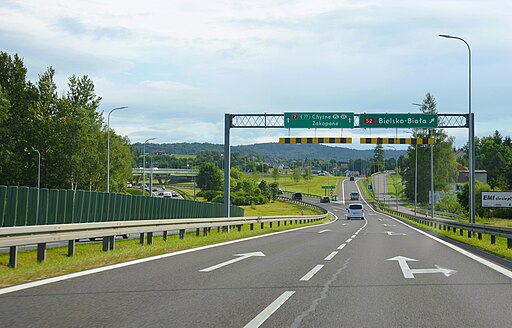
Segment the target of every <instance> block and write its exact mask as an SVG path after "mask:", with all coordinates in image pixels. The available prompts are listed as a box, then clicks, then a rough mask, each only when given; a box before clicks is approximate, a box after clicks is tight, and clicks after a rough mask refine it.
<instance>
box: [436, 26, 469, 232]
mask: <svg viewBox="0 0 512 328" xmlns="http://www.w3.org/2000/svg"><path fill="white" fill-rule="evenodd" d="M439 36H440V37H442V38H447V39H456V40H460V41H462V42H464V43H465V44H466V46H467V47H468V84H469V87H468V107H469V109H468V112H469V223H475V125H474V124H475V122H474V117H473V114H472V113H471V48H470V47H469V44H468V43H467V42H466V40H464V39H463V38H460V37H458V36H452V35H447V34H439Z"/></svg>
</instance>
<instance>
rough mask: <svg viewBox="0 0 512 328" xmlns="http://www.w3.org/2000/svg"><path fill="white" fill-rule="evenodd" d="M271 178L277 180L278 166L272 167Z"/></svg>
mask: <svg viewBox="0 0 512 328" xmlns="http://www.w3.org/2000/svg"><path fill="white" fill-rule="evenodd" d="M272 179H274V181H275V182H277V181H279V168H278V167H274V169H273V170H272Z"/></svg>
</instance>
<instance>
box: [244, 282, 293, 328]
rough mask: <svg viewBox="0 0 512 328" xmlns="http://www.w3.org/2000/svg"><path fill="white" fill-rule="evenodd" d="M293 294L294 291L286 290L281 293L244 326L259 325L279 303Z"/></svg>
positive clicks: (255, 327) (253, 327) (245, 327)
mask: <svg viewBox="0 0 512 328" xmlns="http://www.w3.org/2000/svg"><path fill="white" fill-rule="evenodd" d="M293 294H295V292H294V291H286V292H284V293H282V294H281V296H279V297H278V298H277V299H276V300H275V301H274V302H272V303H271V304H270V305H269V306H267V307H266V308H265V310H263V311H261V312H260V314H258V315H257V316H256V317H254V319H252V320H251V321H250V322H249V323H248V324H246V325H245V326H244V328H257V327H259V326H261V325H262V324H263V323H264V322H265V321H266V320H267V319H268V318H269V317H270V316H271V315H272V314H273V313H274V312H276V311H277V310H278V309H279V308H280V307H281V305H283V304H284V302H286V301H287V300H288V299H289V298H290V297H291V296H292V295H293Z"/></svg>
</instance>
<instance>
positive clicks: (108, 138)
mask: <svg viewBox="0 0 512 328" xmlns="http://www.w3.org/2000/svg"><path fill="white" fill-rule="evenodd" d="M125 108H128V106H122V107H116V108H114V109H112V110H111V111H110V112H109V113H108V117H107V131H108V132H107V133H108V137H107V192H110V114H112V112H115V111H116V110H120V109H125Z"/></svg>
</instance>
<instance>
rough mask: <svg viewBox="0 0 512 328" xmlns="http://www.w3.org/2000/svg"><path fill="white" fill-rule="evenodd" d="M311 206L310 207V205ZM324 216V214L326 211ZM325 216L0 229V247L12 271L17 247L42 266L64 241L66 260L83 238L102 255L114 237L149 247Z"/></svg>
mask: <svg viewBox="0 0 512 328" xmlns="http://www.w3.org/2000/svg"><path fill="white" fill-rule="evenodd" d="M313 206H314V205H313ZM326 212H327V211H326ZM326 216H327V213H324V214H321V215H308V216H297V215H294V216H263V217H261V216H260V217H233V218H198V219H172V220H137V221H113V222H94V223H77V224H73V223H71V224H54V225H38V226H18V227H6V228H0V247H9V248H10V250H9V266H10V267H13V268H15V267H16V262H17V247H18V246H22V245H35V244H37V261H38V262H43V261H44V260H45V258H46V243H48V242H57V241H68V256H73V255H74V254H75V241H76V240H78V239H84V238H93V237H94V238H95V237H101V238H102V239H103V251H109V250H113V249H114V248H115V247H114V241H115V238H114V237H115V236H116V235H125V234H134V233H139V234H140V242H141V244H144V234H146V236H147V238H146V241H147V244H152V243H153V233H154V232H163V238H164V240H167V233H168V231H171V230H175V231H176V230H177V231H179V238H180V239H183V238H184V237H185V230H186V229H196V236H199V234H200V229H203V236H207V235H208V233H209V231H210V230H211V228H212V227H218V230H219V231H220V228H221V227H222V229H223V231H229V228H230V227H233V226H235V227H237V228H238V231H241V228H242V225H244V224H250V229H251V230H253V229H254V224H258V223H259V224H260V225H261V228H262V229H263V228H264V225H265V223H267V222H268V223H269V224H270V227H271V228H272V223H273V222H277V226H280V225H281V223H283V224H284V225H286V224H287V223H289V224H293V221H295V223H299V224H302V223H309V222H313V221H318V220H321V219H324V218H325V217H326Z"/></svg>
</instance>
